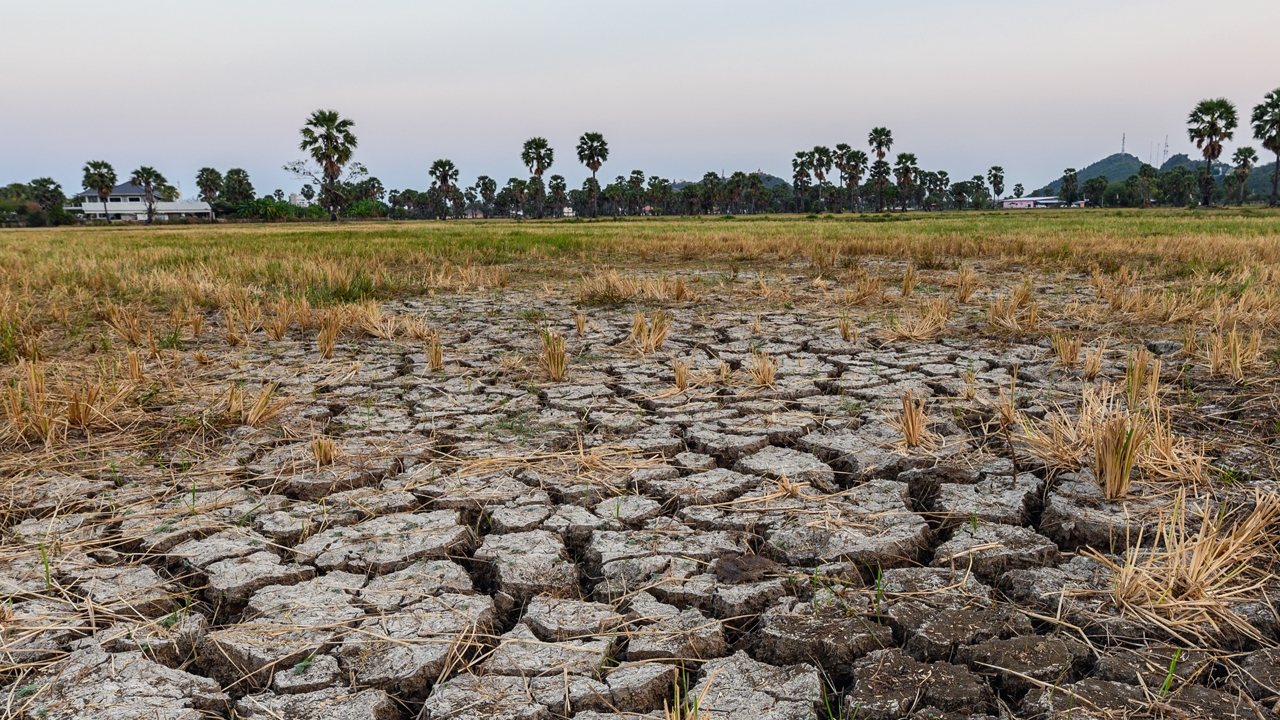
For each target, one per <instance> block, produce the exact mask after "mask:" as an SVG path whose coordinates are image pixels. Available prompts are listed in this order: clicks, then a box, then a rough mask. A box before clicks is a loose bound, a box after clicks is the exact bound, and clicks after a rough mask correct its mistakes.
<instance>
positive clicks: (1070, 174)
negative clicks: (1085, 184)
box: [1058, 168, 1080, 205]
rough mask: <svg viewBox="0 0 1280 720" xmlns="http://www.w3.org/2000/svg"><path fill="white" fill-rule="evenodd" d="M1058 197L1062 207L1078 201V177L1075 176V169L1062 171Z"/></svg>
mask: <svg viewBox="0 0 1280 720" xmlns="http://www.w3.org/2000/svg"><path fill="white" fill-rule="evenodd" d="M1058 197H1059V198H1060V199H1061V200H1062V202H1063V204H1064V205H1070V204H1071V203H1074V202H1077V201H1079V200H1080V176H1079V175H1078V174H1076V169H1075V168H1067V169H1066V170H1063V171H1062V187H1061V188H1060V189H1059V190H1058Z"/></svg>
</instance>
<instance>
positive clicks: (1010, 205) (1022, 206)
mask: <svg viewBox="0 0 1280 720" xmlns="http://www.w3.org/2000/svg"><path fill="white" fill-rule="evenodd" d="M997 202H999V203H1000V209H1002V210H1030V209H1033V208H1056V207H1084V206H1085V203H1084V201H1083V200H1082V201H1080V202H1076V203H1070V204H1068V203H1064V202H1062V199H1061V198H1059V197H1056V196H1054V195H1046V196H1042V197H1021V198H1005V199H1003V200H998V201H997Z"/></svg>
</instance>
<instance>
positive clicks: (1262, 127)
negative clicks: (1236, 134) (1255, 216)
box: [1250, 88, 1280, 207]
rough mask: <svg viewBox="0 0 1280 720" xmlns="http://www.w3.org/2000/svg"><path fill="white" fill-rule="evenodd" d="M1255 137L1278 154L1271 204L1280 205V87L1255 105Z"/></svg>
mask: <svg viewBox="0 0 1280 720" xmlns="http://www.w3.org/2000/svg"><path fill="white" fill-rule="evenodd" d="M1250 119H1251V121H1252V122H1253V137H1254V139H1255V140H1257V141H1258V142H1260V143H1262V147H1263V149H1265V150H1270V151H1271V152H1273V153H1275V154H1276V164H1275V166H1274V167H1273V168H1272V171H1271V205H1272V207H1275V206H1276V205H1280V88H1276V89H1275V90H1272V91H1271V92H1269V93H1267V94H1266V96H1265V97H1264V98H1263V99H1262V102H1261V103H1259V104H1257V105H1255V106H1254V107H1253V115H1252V116H1251V117H1250Z"/></svg>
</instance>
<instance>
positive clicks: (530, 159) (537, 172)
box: [520, 137, 556, 217]
mask: <svg viewBox="0 0 1280 720" xmlns="http://www.w3.org/2000/svg"><path fill="white" fill-rule="evenodd" d="M555 157H556V151H555V150H554V149H553V148H552V147H551V145H550V144H548V143H547V139H546V138H543V137H533V138H529V139H528V140H525V141H524V147H523V148H522V149H521V150H520V162H522V163H524V164H525V167H527V168H529V172H530V173H533V176H534V177H535V178H537V179H538V182H537V183H534V185H536V186H537V188H538V189H539V190H541V188H542V173H544V172H546V171H547V168H549V167H551V163H552V162H554V161H555ZM536 194H537V197H536V198H535V199H536V202H537V207H538V217H542V214H543V206H544V204H545V199H544V197H543V195H545V193H543V192H538V193H536Z"/></svg>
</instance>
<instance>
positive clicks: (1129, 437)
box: [1093, 414, 1147, 500]
mask: <svg viewBox="0 0 1280 720" xmlns="http://www.w3.org/2000/svg"><path fill="white" fill-rule="evenodd" d="M1146 439H1147V423H1146V420H1145V419H1144V418H1142V417H1140V416H1138V415H1136V414H1122V415H1121V414H1118V415H1115V416H1113V417H1110V418H1108V419H1107V420H1105V421H1104V422H1103V423H1102V426H1101V427H1100V428H1099V429H1098V432H1097V433H1096V434H1095V435H1094V439H1093V454H1094V460H1093V472H1094V476H1095V477H1097V479H1098V483H1099V484H1100V485H1101V486H1102V492H1103V494H1104V495H1106V497H1107V499H1108V500H1118V499H1120V498H1123V497H1125V496H1127V495H1128V494H1129V482H1130V480H1131V479H1132V477H1133V465H1134V462H1135V461H1136V460H1137V458H1138V451H1139V450H1140V449H1141V448H1142V444H1143V442H1145V441H1146Z"/></svg>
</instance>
